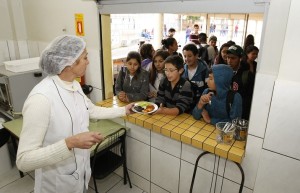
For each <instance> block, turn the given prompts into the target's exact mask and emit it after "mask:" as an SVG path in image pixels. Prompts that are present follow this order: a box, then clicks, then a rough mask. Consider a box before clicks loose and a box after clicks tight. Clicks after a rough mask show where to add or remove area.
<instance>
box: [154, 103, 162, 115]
mask: <svg viewBox="0 0 300 193" xmlns="http://www.w3.org/2000/svg"><path fill="white" fill-rule="evenodd" d="M164 109H165V107H164V105H163V104H162V103H160V105H159V107H158V109H157V111H155V112H154V113H153V114H163V112H164Z"/></svg>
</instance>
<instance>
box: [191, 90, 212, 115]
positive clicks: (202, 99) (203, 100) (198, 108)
mask: <svg viewBox="0 0 300 193" xmlns="http://www.w3.org/2000/svg"><path fill="white" fill-rule="evenodd" d="M207 92H208V89H206V90H204V91H203V93H202V95H201V97H200V99H199V102H198V103H197V104H196V106H195V107H194V109H193V112H192V115H193V117H194V118H195V119H197V120H199V119H201V117H202V111H203V109H205V105H206V104H207V103H209V100H210V99H211V94H207Z"/></svg>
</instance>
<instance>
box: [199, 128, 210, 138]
mask: <svg viewBox="0 0 300 193" xmlns="http://www.w3.org/2000/svg"><path fill="white" fill-rule="evenodd" d="M198 134H200V135H203V136H205V137H208V136H210V134H211V132H209V131H206V130H203V129H202V130H200V131H199V132H198Z"/></svg>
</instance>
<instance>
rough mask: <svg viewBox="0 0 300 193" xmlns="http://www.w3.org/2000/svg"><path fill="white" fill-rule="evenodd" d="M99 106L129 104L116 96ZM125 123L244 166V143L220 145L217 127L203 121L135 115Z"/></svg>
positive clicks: (184, 115) (187, 115)
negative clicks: (217, 138)
mask: <svg viewBox="0 0 300 193" xmlns="http://www.w3.org/2000/svg"><path fill="white" fill-rule="evenodd" d="M96 105H98V106H101V107H122V106H125V105H126V103H124V102H121V101H119V100H118V99H117V97H116V96H114V97H113V98H112V99H106V100H103V101H101V102H98V103H96ZM123 119H125V120H126V121H128V122H130V123H133V124H136V125H139V126H141V127H144V128H145V129H150V130H152V131H154V132H156V133H161V134H162V135H164V136H167V137H170V138H172V139H175V140H178V141H181V142H182V143H185V144H188V145H191V146H193V147H195V148H198V149H202V150H204V151H208V152H210V153H213V154H216V155H218V156H220V157H223V158H227V159H229V160H231V161H234V162H237V163H242V161H243V158H244V156H245V149H244V148H245V142H241V141H233V142H232V143H231V145H225V144H218V143H217V142H216V140H215V139H214V137H212V136H215V130H214V126H213V125H210V124H206V123H205V122H203V121H201V120H199V121H197V120H195V121H193V117H192V116H191V115H189V114H185V113H184V114H181V115H179V116H169V115H161V114H160V115H144V114H138V113H135V114H131V115H128V116H124V117H123ZM199 126H200V127H199ZM195 127H198V128H199V130H196V129H195Z"/></svg>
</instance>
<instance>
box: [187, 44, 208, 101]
mask: <svg viewBox="0 0 300 193" xmlns="http://www.w3.org/2000/svg"><path fill="white" fill-rule="evenodd" d="M182 51H183V56H184V60H185V64H184V73H183V74H182V77H183V78H185V79H187V80H189V81H191V82H192V83H193V86H192V89H193V93H194V94H195V95H196V96H194V104H196V103H197V102H198V101H199V99H200V96H201V94H202V92H203V91H204V89H205V88H207V85H206V81H207V78H208V68H207V65H206V63H205V62H204V61H203V60H202V59H199V58H198V49H197V46H196V45H195V44H193V43H190V44H187V45H185V46H184V47H183V49H182Z"/></svg>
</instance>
